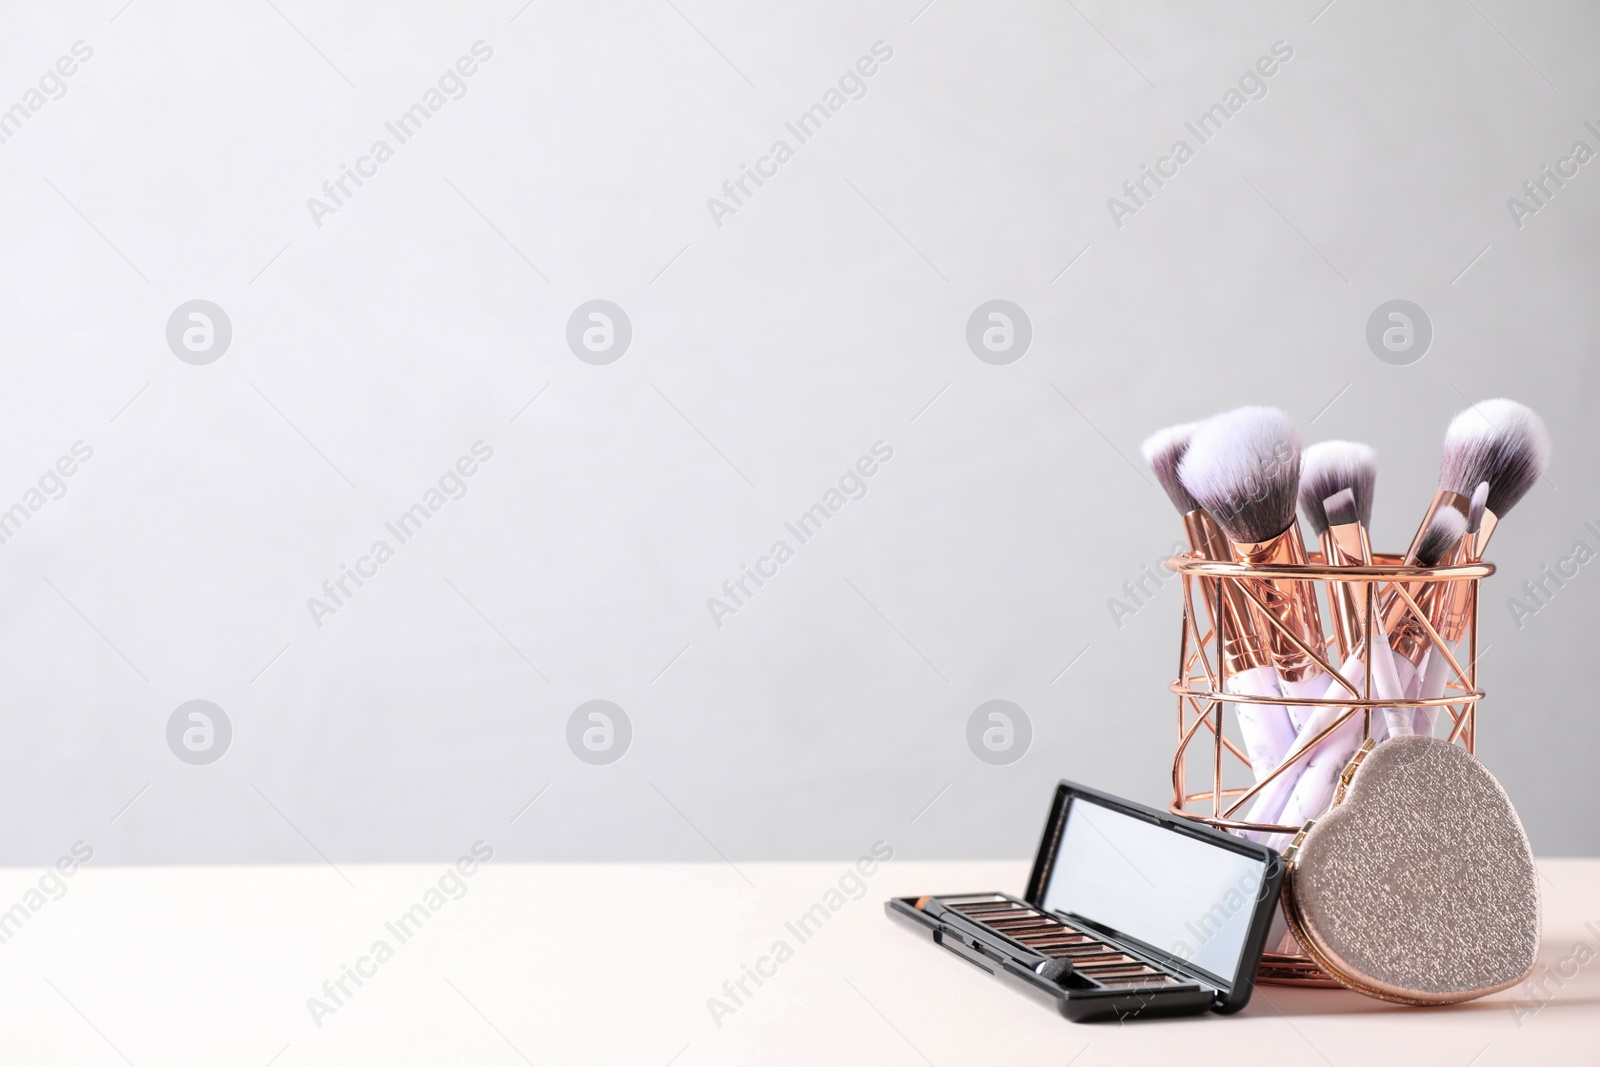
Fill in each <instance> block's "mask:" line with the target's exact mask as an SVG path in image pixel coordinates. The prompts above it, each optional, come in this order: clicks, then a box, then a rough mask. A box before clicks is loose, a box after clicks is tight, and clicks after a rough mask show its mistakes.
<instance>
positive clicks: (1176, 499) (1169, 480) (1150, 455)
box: [1139, 422, 1200, 515]
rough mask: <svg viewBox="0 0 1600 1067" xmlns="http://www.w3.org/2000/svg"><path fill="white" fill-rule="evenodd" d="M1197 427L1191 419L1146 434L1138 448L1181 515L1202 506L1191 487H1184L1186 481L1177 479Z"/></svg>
mask: <svg viewBox="0 0 1600 1067" xmlns="http://www.w3.org/2000/svg"><path fill="white" fill-rule="evenodd" d="M1195 426H1196V424H1195V423H1192V422H1186V423H1183V424H1182V425H1180V426H1168V427H1167V428H1166V429H1165V430H1157V431H1156V432H1155V433H1153V434H1151V435H1150V436H1149V437H1146V438H1145V439H1144V444H1142V445H1140V446H1139V451H1140V452H1142V453H1144V461H1145V462H1146V463H1148V464H1149V465H1150V473H1152V474H1154V475H1155V476H1156V481H1158V482H1160V483H1161V488H1162V489H1165V490H1166V492H1167V499H1168V500H1171V501H1172V506H1173V507H1175V508H1177V509H1178V514H1180V515H1187V514H1189V512H1191V511H1194V510H1195V509H1197V508H1199V507H1200V502H1199V501H1198V500H1196V499H1195V498H1194V497H1193V496H1191V495H1189V490H1187V489H1185V488H1184V487H1183V482H1182V481H1180V480H1179V478H1178V464H1179V463H1180V462H1181V461H1182V460H1183V454H1184V453H1185V452H1187V451H1189V440H1190V438H1191V437H1193V436H1194V428H1195Z"/></svg>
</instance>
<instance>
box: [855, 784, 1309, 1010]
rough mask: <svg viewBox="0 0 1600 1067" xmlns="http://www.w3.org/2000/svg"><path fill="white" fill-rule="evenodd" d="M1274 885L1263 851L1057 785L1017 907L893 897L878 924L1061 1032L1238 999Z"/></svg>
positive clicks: (993, 896) (1274, 861) (1276, 873)
mask: <svg viewBox="0 0 1600 1067" xmlns="http://www.w3.org/2000/svg"><path fill="white" fill-rule="evenodd" d="M1282 884H1283V861H1282V859H1281V858H1280V857H1279V855H1278V853H1277V852H1276V851H1274V850H1273V849H1271V848H1269V847H1268V846H1266V845H1262V844H1256V843H1254V842H1250V841H1246V840H1243V839H1241V838H1237V837H1233V836H1231V835H1229V834H1225V833H1222V832H1220V831H1217V830H1213V829H1212V828H1210V827H1209V826H1205V825H1203V824H1200V823H1196V822H1192V821H1190V820H1188V819H1184V818H1180V817H1178V816H1175V815H1171V814H1169V813H1167V812H1163V811H1158V810H1157V809H1155V808H1149V807H1146V806H1144V805H1142V804H1135V803H1133V802H1132V801H1128V800H1123V799H1121V798H1118V797H1113V796H1110V795H1109V794H1106V793H1101V792H1099V791H1097V790H1093V789H1089V788H1087V787H1085V786H1081V785H1076V784H1074V783H1072V782H1066V781H1063V782H1061V783H1060V785H1059V786H1057V788H1056V791H1055V796H1054V798H1053V801H1052V803H1051V807H1050V816H1049V819H1048V820H1047V821H1046V823H1045V829H1044V836H1043V839H1042V840H1041V841H1040V842H1039V853H1038V856H1037V857H1036V858H1035V859H1034V864H1033V872H1032V874H1031V875H1030V876H1029V878H1028V886H1027V891H1026V893H1025V894H1024V895H1023V896H1022V897H1020V898H1019V897H1014V896H1012V895H1010V894H1008V893H998V892H984V893H957V894H950V895H936V894H930V895H927V896H921V897H897V898H894V899H892V900H890V901H888V902H887V903H886V904H885V905H884V907H885V909H886V910H887V911H888V913H889V914H890V916H892V917H894V918H897V919H900V920H902V921H905V922H909V923H913V924H915V925H916V926H918V927H921V928H922V929H924V930H927V931H929V932H930V933H931V934H932V936H933V940H934V943H935V944H938V945H942V946H944V947H945V948H946V949H948V950H950V951H951V952H953V953H955V954H956V955H957V956H960V957H961V958H962V959H964V960H966V961H967V962H968V963H971V964H973V965H975V966H977V967H978V968H979V969H981V970H983V971H986V972H988V973H989V974H992V975H994V976H996V977H998V978H1001V979H1003V980H1006V981H1007V982H1009V983H1010V984H1012V985H1013V986H1014V987H1016V988H1020V989H1022V990H1023V991H1025V992H1027V993H1029V994H1031V995H1034V996H1038V997H1042V998H1043V999H1045V1000H1046V1001H1047V1002H1050V1003H1053V1004H1055V1005H1056V1007H1057V1008H1058V1009H1059V1010H1060V1012H1061V1014H1063V1015H1065V1016H1066V1017H1067V1018H1069V1019H1071V1020H1073V1021H1074V1022H1087V1021H1091V1020H1100V1019H1118V1020H1122V1019H1130V1018H1146V1017H1152V1016H1158V1015H1181V1014H1192V1013H1198V1012H1204V1011H1216V1012H1222V1013H1229V1012H1236V1011H1238V1010H1240V1009H1241V1008H1243V1007H1244V1006H1245V1004H1246V1003H1248V1001H1249V1000H1250V994H1251V992H1252V990H1253V989H1254V986H1255V972H1256V967H1257V965H1258V963H1259V962H1260V958H1261V949H1262V945H1263V942H1264V941H1265V939H1266V937H1267V929H1268V927H1269V925H1270V924H1271V922H1272V919H1273V916H1274V913H1275V911H1276V908H1277V904H1278V894H1279V891H1280V889H1281V887H1282Z"/></svg>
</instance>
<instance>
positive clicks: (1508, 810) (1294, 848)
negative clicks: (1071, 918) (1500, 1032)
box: [1283, 736, 1539, 1004]
mask: <svg viewBox="0 0 1600 1067" xmlns="http://www.w3.org/2000/svg"><path fill="white" fill-rule="evenodd" d="M1284 862H1285V864H1286V865H1287V867H1288V874H1287V877H1286V878H1285V879H1284V883H1283V911H1284V917H1285V918H1286V919H1287V920H1288V923H1289V928H1290V929H1291V930H1292V931H1293V932H1294V935H1295V937H1296V938H1297V939H1298V940H1299V942H1300V944H1301V945H1302V946H1303V947H1304V948H1305V950H1306V951H1307V952H1308V953H1310V955H1311V957H1312V958H1313V959H1315V960H1316V961H1317V963H1318V964H1319V965H1321V967H1322V969H1323V970H1325V971H1327V972H1328V974H1330V975H1332V976H1333V977H1334V978H1336V979H1338V980H1339V981H1340V982H1342V983H1344V984H1345V985H1347V986H1349V987H1350V988H1351V989H1354V990H1356V991H1358V992H1361V993H1366V994H1367V995H1369V996H1373V997H1379V998H1381V999H1383V1000H1392V1001H1398V1002H1400V1003H1402V1004H1450V1003H1454V1002H1456V1001H1461V1000H1470V999H1472V998H1473V997H1481V996H1484V995H1485V994H1488V993H1493V992H1496V991H1498V990H1501V989H1506V988H1508V987H1510V986H1513V985H1515V984H1517V983H1518V982H1520V981H1522V980H1523V979H1524V978H1526V977H1527V976H1528V975H1529V973H1531V972H1532V970H1533V966H1534V961H1535V959H1536V957H1537V955H1538V950H1539V874H1538V871H1537V870H1536V869H1535V867H1534V864H1533V851H1532V849H1531V848H1530V847H1529V845H1528V837H1527V834H1526V833H1524V832H1523V829H1522V823H1521V821H1520V820H1518V818H1517V813H1516V811H1515V809H1513V808H1512V806H1511V800H1510V798H1509V797H1507V796H1506V792H1505V790H1504V789H1502V788H1501V786H1500V783H1499V782H1498V781H1496V780H1495V777H1494V775H1492V774H1490V773H1489V771H1488V770H1487V769H1486V768H1485V767H1484V766H1483V764H1481V763H1479V762H1478V761H1477V760H1476V759H1474V758H1473V757H1472V756H1471V754H1469V753H1468V752H1467V751H1466V750H1465V749H1463V748H1461V747H1460V746H1458V745H1452V744H1450V743H1449V742H1447V741H1443V740H1439V739H1437V738H1432V737H1421V736H1411V737H1393V738H1390V739H1389V740H1387V741H1385V742H1384V743H1382V744H1381V745H1378V746H1376V747H1373V743H1372V742H1371V741H1368V742H1367V744H1366V745H1365V746H1363V748H1362V750H1361V751H1360V752H1359V753H1357V754H1356V757H1355V758H1354V759H1353V760H1352V761H1351V763H1350V766H1349V767H1347V768H1346V769H1345V772H1344V778H1343V781H1342V783H1341V785H1340V789H1339V795H1338V796H1337V797H1336V798H1335V800H1334V806H1333V808H1332V809H1331V810H1329V811H1328V813H1327V814H1325V815H1323V816H1322V817H1321V818H1320V819H1316V820H1314V821H1313V822H1310V823H1307V824H1306V827H1305V829H1304V830H1302V831H1301V832H1300V833H1299V834H1298V835H1297V836H1296V837H1295V840H1294V843H1293V845H1291V846H1290V848H1289V850H1288V851H1287V852H1286V853H1285V854H1284Z"/></svg>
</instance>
